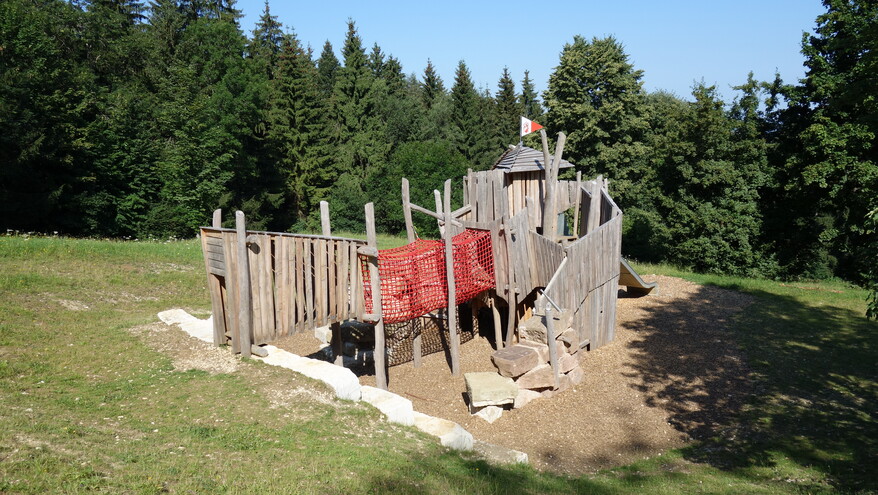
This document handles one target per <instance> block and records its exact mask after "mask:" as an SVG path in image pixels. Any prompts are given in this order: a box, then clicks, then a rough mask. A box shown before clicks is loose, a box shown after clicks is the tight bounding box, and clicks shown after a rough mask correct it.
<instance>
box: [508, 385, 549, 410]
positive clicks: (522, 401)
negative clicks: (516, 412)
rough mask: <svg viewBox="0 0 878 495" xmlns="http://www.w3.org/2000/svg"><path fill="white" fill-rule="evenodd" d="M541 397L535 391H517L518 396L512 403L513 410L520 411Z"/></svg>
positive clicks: (524, 389)
mask: <svg viewBox="0 0 878 495" xmlns="http://www.w3.org/2000/svg"><path fill="white" fill-rule="evenodd" d="M542 396H543V395H542V394H541V393H539V392H537V391H536V390H528V389H526V388H523V389H521V390H519V391H518V395H517V396H516V397H515V402H513V403H512V408H513V409H521V408H522V407H524V406H526V405H528V404H530V403H531V402H532V401H534V400H536V399H539V398H540V397H542Z"/></svg>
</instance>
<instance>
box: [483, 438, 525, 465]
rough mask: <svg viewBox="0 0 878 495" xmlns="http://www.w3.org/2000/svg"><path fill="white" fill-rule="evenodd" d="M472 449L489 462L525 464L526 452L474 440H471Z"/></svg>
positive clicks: (496, 463)
mask: <svg viewBox="0 0 878 495" xmlns="http://www.w3.org/2000/svg"><path fill="white" fill-rule="evenodd" d="M473 450H474V451H476V453H478V454H479V455H480V456H481V457H482V458H483V459H485V460H486V461H488V462H489V463H490V464H495V465H506V464H527V463H528V458H527V454H525V453H524V452H519V451H517V450H512V449H507V448H506V447H502V446H500V445H494V444H492V443H488V442H483V441H481V440H476V441H474V442H473Z"/></svg>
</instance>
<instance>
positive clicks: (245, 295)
mask: <svg viewBox="0 0 878 495" xmlns="http://www.w3.org/2000/svg"><path fill="white" fill-rule="evenodd" d="M235 231H236V233H237V238H238V239H237V241H238V242H237V247H238V293H239V295H240V299H241V306H240V309H239V310H238V322H239V323H238V329H239V330H238V338H239V339H240V347H241V355H242V356H244V357H250V332H251V328H250V326H251V324H250V321H251V320H250V306H251V302H250V263H249V261H248V256H247V254H248V249H247V224H246V222H245V220H244V212H243V211H240V210H238V211H236V212H235Z"/></svg>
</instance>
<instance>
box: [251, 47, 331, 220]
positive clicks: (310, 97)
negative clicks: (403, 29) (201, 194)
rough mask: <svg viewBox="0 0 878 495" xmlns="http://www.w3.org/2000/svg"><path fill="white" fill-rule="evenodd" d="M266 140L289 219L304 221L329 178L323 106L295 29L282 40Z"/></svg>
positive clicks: (323, 194)
mask: <svg viewBox="0 0 878 495" xmlns="http://www.w3.org/2000/svg"><path fill="white" fill-rule="evenodd" d="M270 108H271V110H270V112H269V115H268V123H269V134H268V142H269V143H270V146H271V149H272V150H273V154H272V157H273V158H274V159H275V160H276V161H277V163H278V166H279V167H280V169H281V171H282V173H283V176H284V181H285V183H286V188H287V194H288V195H289V198H290V201H289V204H288V207H289V208H291V209H292V211H293V222H295V223H298V224H299V225H300V226H301V225H304V226H307V220H308V218H309V216H311V218H315V217H314V216H313V215H314V214H315V212H317V211H319V208H318V205H319V202H320V201H321V200H322V199H325V198H326V196H327V194H328V191H329V188H330V187H331V185H332V181H333V179H334V178H335V176H334V174H333V170H332V168H331V167H330V166H329V164H330V163H329V156H330V153H331V150H330V149H328V143H327V140H326V135H327V131H328V129H327V122H326V118H325V116H326V108H325V106H324V100H323V98H322V96H321V94H320V89H319V75H318V73H317V69H316V67H315V66H314V63H313V62H312V61H311V58H310V57H309V56H308V54H307V53H306V52H305V50H304V49H303V48H302V46H301V44H300V43H299V40H298V39H297V38H296V36H295V34H292V33H290V34H287V35H285V36H284V38H283V40H282V51H281V53H280V55H279V60H278V69H277V77H276V78H275V79H274V81H273V83H272V93H271V105H270Z"/></svg>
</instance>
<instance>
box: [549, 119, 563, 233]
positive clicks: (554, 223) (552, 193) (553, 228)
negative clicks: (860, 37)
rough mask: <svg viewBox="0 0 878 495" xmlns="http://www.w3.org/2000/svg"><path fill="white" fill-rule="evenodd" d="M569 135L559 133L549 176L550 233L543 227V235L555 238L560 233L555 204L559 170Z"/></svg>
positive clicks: (556, 201)
mask: <svg viewBox="0 0 878 495" xmlns="http://www.w3.org/2000/svg"><path fill="white" fill-rule="evenodd" d="M566 140H567V135H565V134H564V133H563V132H559V133H558V140H557V141H556V142H555V156H554V157H553V158H552V174H551V177H550V178H549V183H550V184H551V185H550V186H548V187H547V188H546V207H547V208H548V209H549V217H550V218H549V233H548V234H546V232H545V227H543V235H545V236H546V237H548V238H549V239H552V240H553V241H554V240H555V238H556V236H557V234H558V212H557V211H556V210H555V205H556V204H557V203H558V171H559V170H560V169H561V155H562V154H563V153H564V142H565V141H566Z"/></svg>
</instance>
